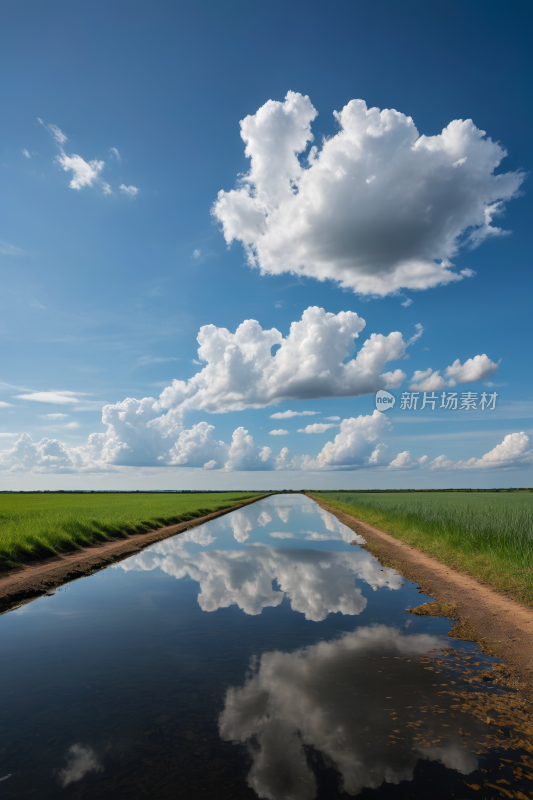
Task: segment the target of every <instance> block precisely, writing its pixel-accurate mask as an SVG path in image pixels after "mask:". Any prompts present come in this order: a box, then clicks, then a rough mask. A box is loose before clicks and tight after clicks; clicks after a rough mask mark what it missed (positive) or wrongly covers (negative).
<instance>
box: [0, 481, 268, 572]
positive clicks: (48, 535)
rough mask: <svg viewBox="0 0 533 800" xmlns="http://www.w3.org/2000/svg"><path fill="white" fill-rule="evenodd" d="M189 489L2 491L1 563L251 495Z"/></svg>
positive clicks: (146, 527)
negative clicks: (184, 491) (185, 491)
mask: <svg viewBox="0 0 533 800" xmlns="http://www.w3.org/2000/svg"><path fill="white" fill-rule="evenodd" d="M254 496H256V495H254V494H253V493H245V492H209V493H201V494H200V493H191V494H159V493H157V494H136V493H134V494H107V493H106V494H96V493H95V494H63V493H52V492H50V493H48V492H47V493H46V494H0V568H2V567H4V568H5V567H9V566H13V565H15V564H16V563H19V562H20V561H25V560H28V559H32V558H45V557H47V556H51V555H54V554H55V553H59V552H65V551H67V550H75V549H77V548H79V547H85V546H87V545H90V544H93V543H94V542H97V541H104V540H106V539H112V538H115V537H122V538H126V537H127V536H128V535H130V534H132V533H144V532H146V531H150V530H154V529H156V528H161V527H163V526H164V525H173V524H175V523H177V522H185V521H186V520H189V519H194V518H195V517H201V516H203V515H204V514H210V513H211V512H213V511H219V510H221V509H224V508H231V507H232V506H233V505H236V504H237V503H241V502H243V501H244V500H247V499H251V498H252V497H254Z"/></svg>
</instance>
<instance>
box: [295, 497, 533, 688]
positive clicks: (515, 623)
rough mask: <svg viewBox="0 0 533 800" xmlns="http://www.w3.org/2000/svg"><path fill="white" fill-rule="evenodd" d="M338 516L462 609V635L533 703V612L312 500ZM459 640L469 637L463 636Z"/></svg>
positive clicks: (369, 546)
mask: <svg viewBox="0 0 533 800" xmlns="http://www.w3.org/2000/svg"><path fill="white" fill-rule="evenodd" d="M309 497H312V499H313V500H314V501H315V502H317V503H318V505H319V506H321V507H322V508H324V509H325V510H326V511H328V512H329V513H330V514H333V516H334V517H337V519H338V520H340V522H342V523H343V524H344V525H346V526H347V527H348V528H350V529H351V530H353V531H354V532H355V533H358V534H359V535H360V536H363V538H364V539H365V540H366V542H367V543H366V545H363V546H364V548H365V549H366V550H368V551H369V552H370V553H372V555H374V556H376V558H379V560H380V561H381V562H382V564H383V565H384V566H389V567H393V568H394V569H397V570H398V572H400V573H401V574H402V575H404V576H405V577H406V578H408V579H409V580H412V581H415V582H416V583H418V584H420V587H421V589H422V590H423V592H424V593H425V594H428V595H430V596H431V597H433V598H435V600H437V601H438V602H439V603H446V604H452V605H453V606H455V607H456V609H457V611H456V616H457V618H458V620H459V625H458V633H459V634H460V633H461V631H468V633H469V636H468V638H471V640H473V641H477V642H479V644H480V645H481V646H482V647H483V649H484V650H485V651H487V652H489V653H491V654H492V655H495V656H498V658H501V659H503V660H504V661H505V662H506V663H507V664H509V665H510V666H511V667H513V668H514V670H515V672H516V678H517V679H518V681H519V682H521V683H523V684H524V688H525V692H526V694H527V695H528V696H529V698H530V699H531V698H533V609H531V608H528V607H526V606H523V605H521V604H520V603H518V602H517V601H516V600H513V599H511V598H508V597H505V596H504V595H501V594H499V593H498V592H496V591H495V590H494V589H492V588H491V587H490V586H488V585H487V584H483V583H481V582H479V581H477V580H476V579H475V578H471V577H470V576H469V575H465V574H463V573H461V572H457V571H456V570H454V569H452V568H451V567H448V566H446V565H445V564H441V563H440V562H439V561H437V560H436V559H435V558H432V557H431V556H427V555H425V554H424V553H422V552H420V550H417V549H416V548H414V547H411V546H410V545H408V544H405V543H404V542H401V541H400V540H399V539H395V538H394V537H392V536H390V535H389V534H387V533H384V532H383V531H380V530H378V529H377V528H374V527H372V526H371V525H368V524H367V523H366V522H362V521H361V520H357V519H355V518H354V517H352V516H350V515H349V514H345V513H344V512H342V511H337V510H336V509H334V508H333V507H332V506H330V505H328V503H326V502H324V500H322V498H320V497H317V496H315V495H309ZM458 638H467V637H466V636H459V637H458Z"/></svg>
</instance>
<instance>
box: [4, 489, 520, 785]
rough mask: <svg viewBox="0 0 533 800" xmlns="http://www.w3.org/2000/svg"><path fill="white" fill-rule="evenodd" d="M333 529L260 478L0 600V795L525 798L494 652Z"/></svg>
mask: <svg viewBox="0 0 533 800" xmlns="http://www.w3.org/2000/svg"><path fill="white" fill-rule="evenodd" d="M353 540H354V533H353V532H352V531H351V530H349V529H348V528H346V527H345V526H343V525H342V524H341V523H340V522H339V521H338V520H337V519H336V518H335V517H333V516H332V515H330V514H328V513H327V512H325V511H324V510H322V509H321V508H319V506H317V505H316V504H315V503H313V502H312V501H311V500H309V499H308V498H307V497H305V496H303V495H275V496H272V497H268V498H266V499H264V500H261V501H259V502H258V503H255V504H253V505H250V506H248V507H246V508H243V509H239V510H236V511H234V512H232V513H230V514H228V515H226V516H223V517H220V518H218V519H216V520H212V521H211V522H208V523H205V524H203V525H199V526H198V527H196V528H193V529H191V530H189V531H187V532H185V533H183V534H180V535H177V536H175V537H173V538H170V539H166V540H165V541H162V542H160V543H158V544H156V545H153V546H151V547H149V548H147V549H146V550H144V551H143V552H141V553H140V554H138V555H136V556H133V557H132V558H129V559H127V560H125V561H122V562H120V563H119V564H117V565H114V566H113V567H109V568H108V569H105V570H102V571H101V572H99V573H97V574H95V575H92V576H90V577H87V578H83V579H80V580H77V581H75V582H73V583H71V584H69V585H67V586H65V587H63V588H62V589H59V590H57V591H56V593H55V594H54V595H53V596H46V597H41V598H39V599H37V600H34V601H33V602H31V603H28V604H26V605H23V606H21V607H20V608H18V609H15V610H13V611H10V612H8V613H6V614H4V615H3V616H1V617H0V659H1V675H2V680H1V682H0V797H6V798H36V800H37V798H38V800H46V799H47V798H65V800H69V799H70V798H86V799H87V800H89V798H90V799H91V800H92V799H93V798H114V800H116V799H117V798H119V799H122V798H128V799H129V798H145V797H150V798H157V800H159V798H162V799H163V800H166V798H169V799H170V798H184V800H189V798H190V799H191V800H192V799H193V798H194V799H195V800H196V799H197V798H214V800H226V798H227V799H228V800H229V799H230V798H232V799H235V800H241V798H242V799H243V800H244V799H245V798H246V799H247V800H248V799H249V800H254V799H255V798H258V797H259V798H269V800H314V798H317V800H326V798H327V800H334V799H335V798H349V797H358V798H361V799H362V800H371V799H373V798H380V799H381V798H428V797H432V798H449V797H456V798H471V797H472V798H474V797H475V798H480V797H495V798H496V797H497V798H499V797H500V796H502V797H517V798H520V797H526V798H527V797H530V796H531V795H530V790H531V788H532V786H533V784H532V783H531V780H533V759H532V757H531V755H530V747H529V741H530V740H529V739H528V738H527V730H526V728H527V726H526V728H524V725H526V723H525V722H524V721H522V722H523V724H522V728H520V724H521V723H520V720H519V716H520V715H519V713H518V712H517V714H518V715H515V716H514V717H513V716H511V717H510V716H509V713H510V712H509V709H510V708H511V707H512V704H513V693H512V692H511V690H507V689H504V688H502V687H499V686H498V685H496V684H495V683H494V682H492V680H491V678H490V674H489V673H490V672H491V670H492V666H493V664H494V663H495V660H494V659H492V658H490V657H489V656H486V655H484V654H483V653H481V651H480V650H479V648H478V646H477V645H476V644H473V643H469V642H463V641H458V640H455V639H451V638H450V637H449V636H448V632H449V630H450V627H451V623H450V622H448V621H446V620H444V619H440V618H432V617H417V616H414V615H412V614H409V613H407V612H406V611H405V609H406V608H412V607H415V606H418V605H420V604H421V603H424V602H427V601H430V600H431V598H428V597H427V596H425V595H423V594H421V593H420V591H419V589H418V587H417V586H416V585H415V584H413V583H411V582H409V581H407V580H405V579H404V578H403V577H402V576H401V575H399V574H398V573H397V572H395V571H394V570H392V569H387V568H384V567H383V566H382V565H381V564H380V563H379V561H377V560H376V559H375V558H373V557H372V556H371V555H369V554H368V553H367V552H365V551H364V550H363V549H361V548H360V547H359V546H357V545H356V544H351V543H352V542H353ZM502 709H503V710H502ZM505 714H507V716H505ZM502 715H503V716H502ZM517 720H518V722H517ZM517 725H518V727H517ZM525 730H526V732H524V731H525ZM506 793H507V794H506Z"/></svg>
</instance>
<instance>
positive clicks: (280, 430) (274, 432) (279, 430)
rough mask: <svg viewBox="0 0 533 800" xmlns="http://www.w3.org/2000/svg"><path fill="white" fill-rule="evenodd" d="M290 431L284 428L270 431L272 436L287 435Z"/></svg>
mask: <svg viewBox="0 0 533 800" xmlns="http://www.w3.org/2000/svg"><path fill="white" fill-rule="evenodd" d="M288 432H289V431H285V430H283V428H278V430H277V431H269V434H270V436H286V435H287V434H288Z"/></svg>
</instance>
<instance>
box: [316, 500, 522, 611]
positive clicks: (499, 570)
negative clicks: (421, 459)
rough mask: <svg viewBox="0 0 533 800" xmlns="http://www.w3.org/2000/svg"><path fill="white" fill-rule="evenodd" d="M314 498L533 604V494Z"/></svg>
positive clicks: (518, 598)
mask: <svg viewBox="0 0 533 800" xmlns="http://www.w3.org/2000/svg"><path fill="white" fill-rule="evenodd" d="M314 496H315V498H316V499H321V500H325V501H326V502H327V503H329V504H330V505H331V506H332V507H333V508H335V509H337V510H339V511H344V512H345V513H346V514H350V515H351V516H353V517H355V518H357V519H360V520H362V521H363V522H367V523H368V524H369V525H373V526H374V527H375V528H378V529H379V530H382V531H385V532H386V533H389V534H390V535H391V536H393V537H394V538H396V539H400V540H401V541H403V542H406V543H407V544H409V545H412V546H413V547H417V548H418V549H420V550H421V551H422V552H424V553H427V554H428V555H430V556H433V557H434V558H437V559H438V560H439V561H440V562H442V563H443V564H448V565H449V566H450V567H453V568H454V569H457V570H459V571H461V572H466V573H468V574H469V575H472V576H473V577H474V578H477V579H479V580H482V581H485V582H486V583H488V584H490V585H491V586H493V587H494V588H495V589H497V590H498V591H500V592H502V593H504V594H507V595H511V596H513V597H514V598H515V599H517V600H519V601H521V602H522V603H525V604H526V605H529V606H533V494H530V493H527V494H526V493H524V494H518V493H516V494H515V493H513V494H511V493H509V494H502V495H500V494H496V495H489V496H488V495H487V494H486V493H483V492H480V493H479V494H477V495H476V493H475V492H472V493H468V494H458V493H455V492H450V493H449V494H443V493H439V495H437V494H435V493H430V492H428V493H427V494H424V493H417V494H416V496H413V495H402V496H399V495H398V494H390V495H388V494H385V493H380V494H379V495H368V494H362V493H360V494H358V493H357V492H354V493H353V494H348V493H344V492H343V493H342V494H336V493H335V492H321V493H320V494H318V493H315V495H314Z"/></svg>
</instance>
